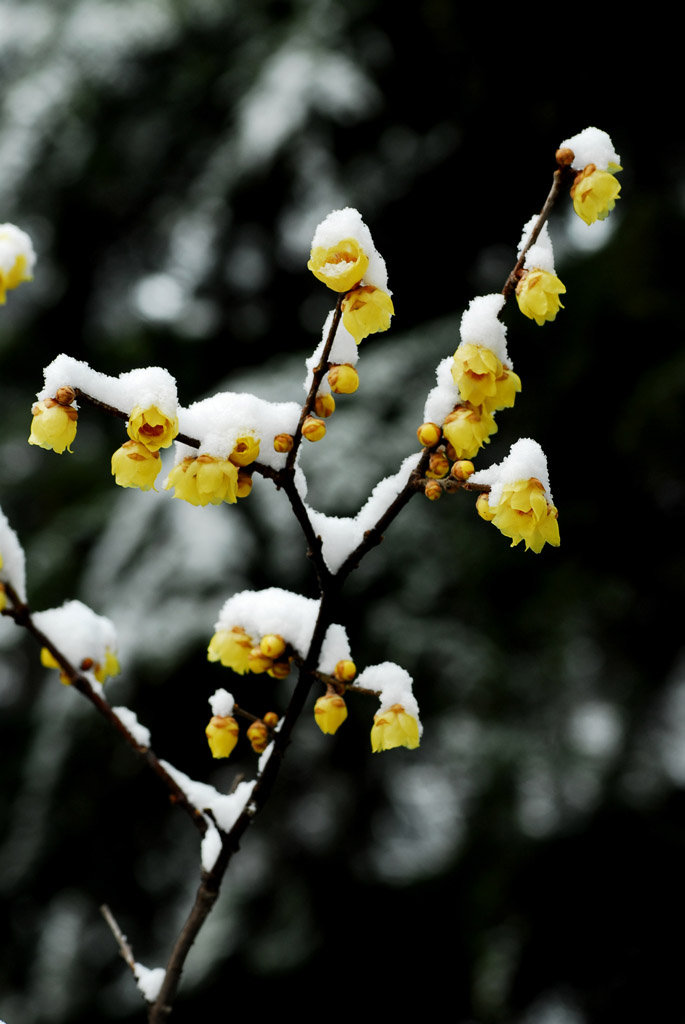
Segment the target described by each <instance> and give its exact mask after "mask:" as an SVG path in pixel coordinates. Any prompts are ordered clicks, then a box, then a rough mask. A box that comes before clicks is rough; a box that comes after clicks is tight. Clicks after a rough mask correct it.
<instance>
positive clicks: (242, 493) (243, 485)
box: [235, 470, 252, 498]
mask: <svg viewBox="0 0 685 1024" xmlns="http://www.w3.org/2000/svg"><path fill="white" fill-rule="evenodd" d="M251 490H252V474H251V473H243V472H241V471H240V470H239V471H238V483H237V484H236V489H235V493H236V495H237V496H238V497H239V498H246V497H247V496H248V494H249V493H250V491H251Z"/></svg>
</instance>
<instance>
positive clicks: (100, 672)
mask: <svg viewBox="0 0 685 1024" xmlns="http://www.w3.org/2000/svg"><path fill="white" fill-rule="evenodd" d="M120 672H121V666H120V665H119V659H118V658H117V656H116V654H115V653H114V651H113V650H112V649H111V648H110V647H107V648H105V660H104V662H103V663H102V665H99V664H96V665H94V667H93V675H94V676H95V678H96V679H97V681H98V682H99V683H104V682H105V680H107V679H111V678H112V676H118V675H119V673H120Z"/></svg>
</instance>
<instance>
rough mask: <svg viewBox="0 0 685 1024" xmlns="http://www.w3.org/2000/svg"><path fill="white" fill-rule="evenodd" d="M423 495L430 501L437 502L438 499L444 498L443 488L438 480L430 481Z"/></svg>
mask: <svg viewBox="0 0 685 1024" xmlns="http://www.w3.org/2000/svg"><path fill="white" fill-rule="evenodd" d="M423 493H424V494H425V495H426V497H427V498H428V500H429V501H437V500H438V498H442V487H441V486H440V484H439V483H438V481H437V480H429V481H428V483H427V484H426V486H425V487H424V489H423Z"/></svg>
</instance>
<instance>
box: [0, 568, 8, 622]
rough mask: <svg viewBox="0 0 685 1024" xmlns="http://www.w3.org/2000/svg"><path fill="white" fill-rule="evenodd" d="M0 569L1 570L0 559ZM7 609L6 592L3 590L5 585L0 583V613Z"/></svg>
mask: <svg viewBox="0 0 685 1024" xmlns="http://www.w3.org/2000/svg"><path fill="white" fill-rule="evenodd" d="M0 569H2V558H0ZM6 607H7V591H6V590H5V584H4V583H0V612H1V611H4V609H5V608H6Z"/></svg>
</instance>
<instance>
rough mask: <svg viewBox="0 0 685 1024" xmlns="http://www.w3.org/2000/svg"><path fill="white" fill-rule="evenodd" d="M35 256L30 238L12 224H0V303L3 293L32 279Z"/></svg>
mask: <svg viewBox="0 0 685 1024" xmlns="http://www.w3.org/2000/svg"><path fill="white" fill-rule="evenodd" d="M35 260H36V256H35V253H34V251H33V246H32V244H31V239H30V238H29V236H28V235H27V234H26V232H24V231H22V230H21V229H20V228H18V227H15V225H14V224H0V303H1V304H3V305H4V302H5V293H6V292H7V291H8V290H9V289H11V288H16V287H17V286H18V285H20V284H21V282H22V281H32V280H33V265H34V263H35Z"/></svg>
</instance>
